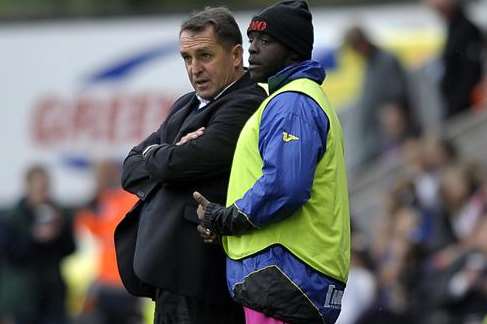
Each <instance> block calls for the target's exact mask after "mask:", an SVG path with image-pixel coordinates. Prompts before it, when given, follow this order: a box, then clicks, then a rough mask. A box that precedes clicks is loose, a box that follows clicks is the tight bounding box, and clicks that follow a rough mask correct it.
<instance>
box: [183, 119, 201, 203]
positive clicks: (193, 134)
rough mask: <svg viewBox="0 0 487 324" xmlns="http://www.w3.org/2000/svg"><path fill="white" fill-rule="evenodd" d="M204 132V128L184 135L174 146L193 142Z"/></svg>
mask: <svg viewBox="0 0 487 324" xmlns="http://www.w3.org/2000/svg"><path fill="white" fill-rule="evenodd" d="M204 132H205V128H204V127H200V128H198V129H197V130H195V131H194V132H191V133H188V134H186V135H184V136H183V137H182V138H181V139H180V140H179V142H177V143H176V145H178V146H179V145H183V144H185V143H188V142H189V141H192V140H195V139H197V138H198V137H200V136H202V135H203V134H204ZM195 199H196V198H195Z"/></svg>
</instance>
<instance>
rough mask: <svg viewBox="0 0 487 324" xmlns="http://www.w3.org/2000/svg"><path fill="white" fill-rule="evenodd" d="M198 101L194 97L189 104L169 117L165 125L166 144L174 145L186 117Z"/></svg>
mask: <svg viewBox="0 0 487 324" xmlns="http://www.w3.org/2000/svg"><path fill="white" fill-rule="evenodd" d="M197 101H198V99H197V98H196V96H195V95H193V98H192V99H191V100H189V102H188V103H187V104H186V105H184V106H183V107H181V108H179V109H178V111H176V112H175V113H174V114H172V115H171V116H170V117H169V120H168V122H167V125H166V134H165V136H166V138H165V139H166V140H165V142H166V143H175V142H176V139H177V138H178V133H179V131H180V129H181V126H182V125H183V123H184V121H185V120H186V118H187V117H188V115H189V114H190V113H191V112H192V111H193V109H194V108H195V106H196V103H197Z"/></svg>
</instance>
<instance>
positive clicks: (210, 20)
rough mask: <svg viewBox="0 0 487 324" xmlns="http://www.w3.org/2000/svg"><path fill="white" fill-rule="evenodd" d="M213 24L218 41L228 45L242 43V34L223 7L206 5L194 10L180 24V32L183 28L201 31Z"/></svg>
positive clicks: (229, 13)
mask: <svg viewBox="0 0 487 324" xmlns="http://www.w3.org/2000/svg"><path fill="white" fill-rule="evenodd" d="M208 26H213V28H214V30H215V34H216V36H217V39H218V41H219V42H220V43H222V44H225V45H230V46H235V45H237V44H240V45H242V34H241V32H240V29H239V28H238V24H237V22H236V21H235V18H234V17H233V15H232V13H231V11H230V10H228V9H227V8H225V7H214V8H211V7H206V8H205V9H204V10H202V11H199V12H196V13H195V14H193V15H192V16H191V17H189V18H188V19H187V20H186V21H184V22H183V23H182V24H181V30H180V31H179V34H181V33H182V32H183V31H185V30H189V31H193V32H201V31H202V30H204V29H206V28H207V27H208Z"/></svg>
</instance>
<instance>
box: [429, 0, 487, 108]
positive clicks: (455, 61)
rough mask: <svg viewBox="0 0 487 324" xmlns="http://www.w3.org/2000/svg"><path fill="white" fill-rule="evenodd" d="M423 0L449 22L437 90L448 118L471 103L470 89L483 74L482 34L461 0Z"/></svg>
mask: <svg viewBox="0 0 487 324" xmlns="http://www.w3.org/2000/svg"><path fill="white" fill-rule="evenodd" d="M424 1H425V2H426V4H427V5H429V6H430V7H432V8H433V9H434V10H436V11H437V12H438V13H439V14H440V16H441V17H442V18H443V19H444V20H445V21H446V23H447V25H448V31H447V38H446V43H445V47H444V49H443V55H442V63H443V69H444V71H443V76H442V78H441V82H440V91H441V93H442V95H443V96H444V99H445V106H446V107H445V117H446V118H450V117H453V116H455V115H457V114H458V113H461V112H463V111H465V110H467V109H468V108H470V107H471V106H472V105H473V102H472V97H473V90H474V88H475V86H476V85H477V84H478V83H479V82H480V79H481V77H482V68H483V66H482V34H481V31H480V30H479V28H477V26H475V25H474V24H473V23H472V22H471V21H470V20H469V19H468V18H467V16H466V14H465V10H464V2H465V1H464V0H424Z"/></svg>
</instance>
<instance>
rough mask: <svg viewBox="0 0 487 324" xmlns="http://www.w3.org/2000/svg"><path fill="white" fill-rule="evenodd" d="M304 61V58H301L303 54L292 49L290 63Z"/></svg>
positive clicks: (289, 57)
mask: <svg viewBox="0 0 487 324" xmlns="http://www.w3.org/2000/svg"><path fill="white" fill-rule="evenodd" d="M301 61H303V59H302V58H301V56H300V55H299V54H298V53H296V52H295V51H292V50H290V51H289V56H288V62H289V63H297V62H301Z"/></svg>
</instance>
